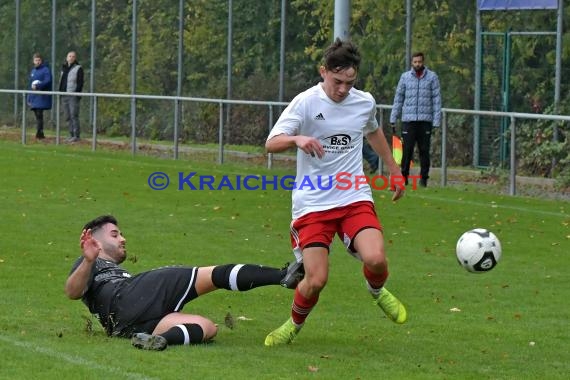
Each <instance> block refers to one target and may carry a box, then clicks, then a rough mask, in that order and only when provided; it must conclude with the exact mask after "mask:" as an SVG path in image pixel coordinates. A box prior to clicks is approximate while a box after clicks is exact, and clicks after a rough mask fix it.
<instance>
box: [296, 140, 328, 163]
mask: <svg viewBox="0 0 570 380" xmlns="http://www.w3.org/2000/svg"><path fill="white" fill-rule="evenodd" d="M295 143H296V144H297V147H298V148H299V149H301V150H302V151H303V152H305V153H307V154H310V155H311V156H312V157H318V158H323V156H324V155H325V150H324V148H323V146H322V145H321V143H320V141H319V140H317V139H316V138H314V137H308V136H297V140H296V141H295Z"/></svg>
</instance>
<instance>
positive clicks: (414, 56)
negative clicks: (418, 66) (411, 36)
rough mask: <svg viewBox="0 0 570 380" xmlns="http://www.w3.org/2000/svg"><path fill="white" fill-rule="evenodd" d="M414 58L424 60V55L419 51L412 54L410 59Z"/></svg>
mask: <svg viewBox="0 0 570 380" xmlns="http://www.w3.org/2000/svg"><path fill="white" fill-rule="evenodd" d="M416 57H422V61H423V60H424V53H422V52H421V51H417V52H415V53H414V54H412V59H413V58H416Z"/></svg>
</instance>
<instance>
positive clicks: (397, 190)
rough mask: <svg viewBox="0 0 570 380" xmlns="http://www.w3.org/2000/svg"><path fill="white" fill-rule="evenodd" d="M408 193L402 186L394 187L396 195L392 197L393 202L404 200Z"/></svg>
mask: <svg viewBox="0 0 570 380" xmlns="http://www.w3.org/2000/svg"><path fill="white" fill-rule="evenodd" d="M405 193H406V191H405V190H404V188H402V187H401V186H398V185H396V186H394V194H393V195H392V202H395V201H397V200H398V199H400V198H402V197H403V196H404V194H405Z"/></svg>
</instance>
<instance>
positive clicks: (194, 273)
mask: <svg viewBox="0 0 570 380" xmlns="http://www.w3.org/2000/svg"><path fill="white" fill-rule="evenodd" d="M197 273H198V268H192V276H190V281H189V282H188V287H187V288H186V291H185V292H184V295H183V296H182V297H181V298H180V301H178V304H177V305H176V307H175V308H174V311H178V310H180V309H181V308H182V306H184V300H185V299H186V296H187V295H188V292H189V291H190V289H192V287H193V286H194V283H195V282H196V274H197Z"/></svg>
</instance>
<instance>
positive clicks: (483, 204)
mask: <svg viewBox="0 0 570 380" xmlns="http://www.w3.org/2000/svg"><path fill="white" fill-rule="evenodd" d="M417 198H420V199H426V200H431V201H440V202H448V203H457V204H468V205H470V206H479V207H487V208H497V209H507V210H514V211H521V212H528V213H531V214H539V215H548V216H559V217H565V218H568V217H569V216H570V215H569V214H567V213H566V212H565V211H560V212H554V211H544V210H537V209H531V208H526V207H517V206H509V205H501V204H499V203H498V202H493V203H491V202H475V201H466V200H460V199H449V198H441V197H433V196H429V195H419V196H417Z"/></svg>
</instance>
